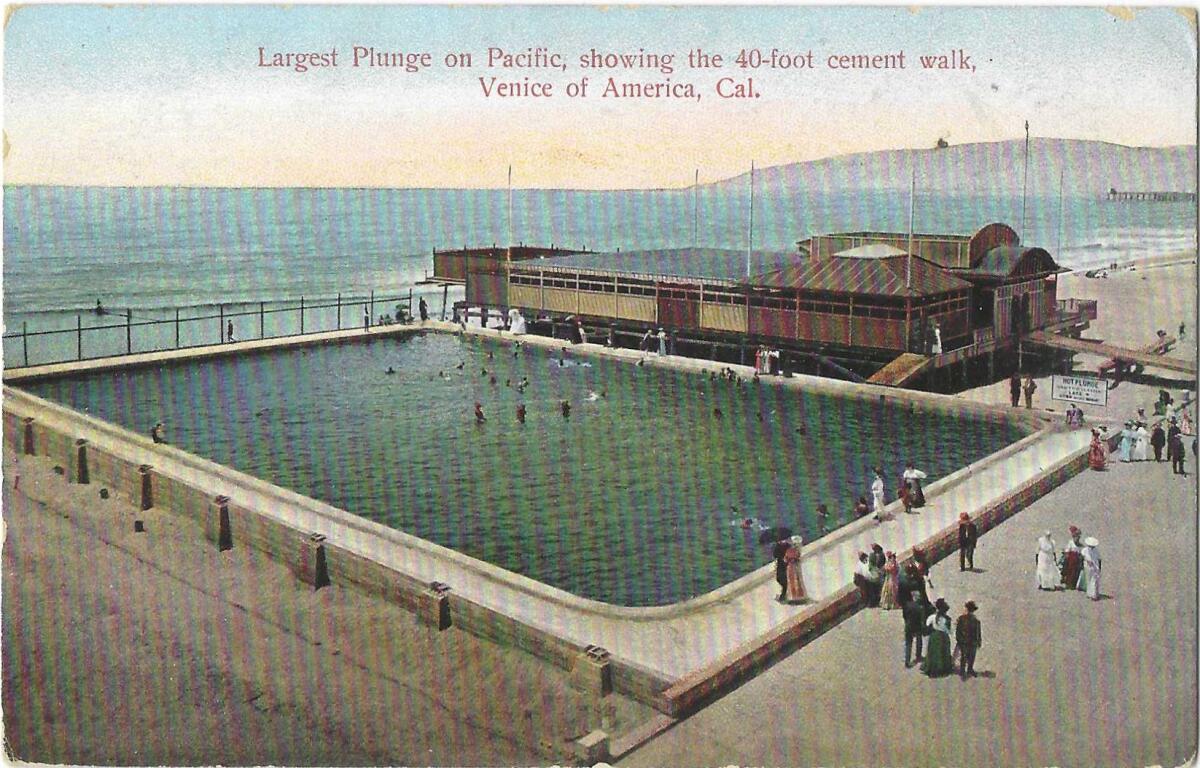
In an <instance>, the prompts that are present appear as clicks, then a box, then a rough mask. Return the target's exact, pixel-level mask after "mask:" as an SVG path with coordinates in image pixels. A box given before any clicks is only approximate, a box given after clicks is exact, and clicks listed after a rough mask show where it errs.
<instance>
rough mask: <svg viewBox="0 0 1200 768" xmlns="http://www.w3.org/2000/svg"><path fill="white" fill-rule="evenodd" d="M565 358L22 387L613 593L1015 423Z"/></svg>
mask: <svg viewBox="0 0 1200 768" xmlns="http://www.w3.org/2000/svg"><path fill="white" fill-rule="evenodd" d="M514 352H515V354H514ZM563 354H564V353H563V352H561V351H558V350H555V351H553V352H551V351H546V350H539V349H534V348H531V347H528V346H522V347H520V348H519V349H517V350H514V349H513V348H511V347H508V346H504V345H501V344H498V343H496V342H492V341H488V340H484V339H479V338H462V337H459V336H453V335H447V334H440V333H427V334H422V335H418V336H415V337H411V338H408V339H404V340H397V339H375V340H373V341H364V342H361V343H348V344H342V345H337V346H321V347H311V348H306V349H297V350H284V351H277V352H269V353H261V354H255V355H247V356H242V357H236V358H225V359H218V360H209V361H198V362H194V363H185V364H180V365H172V366H167V367H163V368H159V369H138V370H128V371H118V372H104V373H97V374H91V375H87V376H83V377H77V378H73V379H61V380H54V381H47V382H41V383H37V384H32V385H30V386H29V387H28V389H29V390H30V391H32V392H33V393H35V394H38V395H41V396H43V397H47V398H49V399H51V400H55V401H57V402H61V403H64V404H66V405H69V406H72V407H74V408H76V409H78V410H80V411H83V412H85V413H89V414H92V415H95V416H98V417H100V418H103V419H105V420H108V421H111V422H113V423H116V424H120V425H122V426H124V427H127V428H129V429H131V430H134V431H137V432H140V433H142V434H147V433H148V432H149V429H150V427H151V426H152V425H153V424H154V423H155V422H156V421H159V420H161V421H163V422H165V424H166V432H167V438H168V440H170V441H171V442H172V443H174V444H176V445H178V446H180V447H182V448H184V449H186V450H188V451H191V452H193V453H195V454H197V455H200V456H204V457H206V458H209V459H212V460H214V461H217V462H220V463H221V464H225V465H228V466H231V467H234V468H236V469H239V470H242V471H244V472H248V473H250V474H253V475H255V476H257V477H260V478H263V479H265V480H267V481H270V482H272V483H275V484H278V485H281V486H284V487H287V488H290V489H292V490H295V491H298V492H300V493H303V494H305V495H308V496H312V497H314V498H317V499H320V500H322V501H325V502H328V503H330V504H332V505H334V506H337V507H339V508H341V509H345V510H347V511H350V512H353V513H355V514H358V515H361V516H363V517H366V518H370V519H372V520H376V521H378V522H380V523H383V524H384V525H388V526H391V527H394V528H398V529H401V530H404V531H406V532H409V533H412V534H414V535H417V536H420V537H422V538H425V539H428V540H430V541H434V542H437V543H439V544H442V545H445V546H448V547H452V548H453V549H456V550H458V551H460V552H464V553H466V554H468V555H472V556H474V557H477V558H480V559H482V560H486V561H488V562H491V563H494V564H496V565H498V566H500V567H503V568H507V569H509V570H512V571H515V572H517V573H522V574H525V575H527V576H530V577H532V578H534V579H537V580H539V581H542V582H545V583H547V584H551V585H553V586H556V587H559V588H562V589H564V590H567V591H569V592H572V593H574V594H577V595H580V596H584V597H589V598H593V599H596V600H602V601H605V602H609V603H614V604H619V605H664V604H668V603H672V602H676V601H679V600H684V599H687V598H689V597H693V596H696V595H700V594H703V593H705V592H708V591H711V590H713V589H716V588H718V587H720V586H722V585H723V584H726V583H728V582H730V581H732V580H734V579H736V578H738V577H739V576H742V575H743V574H745V573H748V572H749V571H751V570H753V569H755V568H757V567H759V566H761V565H763V564H764V563H766V562H769V561H770V549H769V547H766V546H763V545H760V544H759V543H758V538H759V530H758V528H759V526H760V525H765V526H776V525H784V526H789V527H791V528H793V529H795V530H796V531H797V532H800V533H803V534H804V537H805V540H806V541H812V540H813V539H815V538H817V537H818V535H819V528H820V523H819V521H818V520H817V518H816V507H817V505H818V504H820V503H825V504H827V505H828V508H829V512H830V520H829V525H830V526H831V527H836V526H838V525H842V524H845V523H847V522H849V521H850V520H851V519H852V518H853V513H852V511H851V510H852V507H853V503H854V500H855V499H856V498H857V497H858V496H859V495H865V496H868V497H869V488H870V481H871V473H870V467H871V466H875V465H879V466H882V467H884V471H885V478H887V480H888V486H889V487H888V498H889V499H891V498H893V496H894V491H895V487H896V486H897V485H898V477H899V473H900V472H901V471H902V470H903V467H904V462H905V461H906V460H912V461H913V462H914V463H915V464H916V466H918V467H920V468H922V469H924V470H925V471H926V472H928V473H929V479H928V480H927V481H926V484H928V483H931V482H933V481H934V480H936V479H937V478H939V477H942V476H945V475H947V474H949V473H950V472H953V471H954V470H956V469H958V468H960V467H962V466H963V465H965V464H967V463H970V462H975V461H978V460H979V459H981V458H983V457H984V456H986V455H988V454H990V453H992V452H994V451H996V450H999V449H1000V448H1002V447H1003V446H1005V445H1007V444H1009V443H1012V442H1014V441H1016V440H1018V439H1020V437H1021V436H1022V433H1021V431H1020V430H1019V429H1018V428H1017V427H1016V426H1013V425H1010V424H1008V423H1006V422H1003V421H999V420H984V419H980V418H976V417H967V416H957V415H951V414H947V413H930V412H919V411H918V412H916V413H912V412H910V409H909V407H908V406H907V405H901V404H898V403H897V404H893V403H890V402H889V403H879V402H878V401H873V400H872V401H866V400H852V399H846V398H838V397H833V396H828V395H816V394H811V393H798V392H795V391H785V390H783V389H782V388H779V387H775V386H770V385H769V384H766V383H764V384H755V383H753V382H751V381H746V382H745V383H744V384H743V385H741V386H737V385H735V384H734V383H732V382H728V381H722V380H717V381H713V380H711V379H710V378H709V377H708V376H707V375H702V374H696V373H683V372H669V371H663V370H659V369H654V368H651V367H639V366H636V365H632V364H629V363H622V362H617V361H612V360H601V359H588V358H585V357H578V356H572V355H571V354H570V351H569V350H568V351H567V353H566V356H565V358H564V356H563ZM388 368H392V369H393V370H394V373H391V374H389V373H387V372H386V371H387V370H388ZM485 371H486V373H485ZM493 378H494V380H495V383H493ZM523 379H528V382H529V383H528V386H527V387H526V388H525V389H524V391H523V392H522V391H519V390H518V387H517V385H518V384H519V383H520V382H521V381H522V380H523ZM563 400H566V401H567V402H568V403H569V404H570V415H569V417H564V416H563V415H562V410H561V402H562V401H563ZM476 402H478V403H480V405H481V408H482V411H483V414H484V416H485V418H486V422H484V423H482V424H477V423H476V419H475V416H474V404H475V403H476ZM519 404H524V405H525V407H526V413H527V417H526V422H525V423H524V424H519V423H518V422H517V419H516V409H517V406H518V405H519ZM717 410H719V411H720V414H719V415H718V414H717V413H716V411H717ZM135 414H136V418H135ZM746 518H751V519H754V520H755V523H754V524H753V525H752V526H751V527H750V528H749V529H747V528H744V527H743V525H742V524H741V523H740V521H742V520H744V519H746Z"/></svg>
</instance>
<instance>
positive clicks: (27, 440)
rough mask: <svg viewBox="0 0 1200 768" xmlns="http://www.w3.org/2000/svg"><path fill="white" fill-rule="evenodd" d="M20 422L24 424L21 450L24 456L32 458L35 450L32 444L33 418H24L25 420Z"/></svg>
mask: <svg viewBox="0 0 1200 768" xmlns="http://www.w3.org/2000/svg"><path fill="white" fill-rule="evenodd" d="M21 421H22V422H23V423H24V424H25V431H24V439H23V442H24V445H23V446H22V448H23V449H24V451H25V455H26V456H32V455H33V454H34V448H35V446H34V444H33V417H32V416H26V417H25V418H23V419H21Z"/></svg>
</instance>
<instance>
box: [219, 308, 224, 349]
mask: <svg viewBox="0 0 1200 768" xmlns="http://www.w3.org/2000/svg"><path fill="white" fill-rule="evenodd" d="M217 315H218V317H217V343H218V344H224V343H225V305H224V304H218V305H217Z"/></svg>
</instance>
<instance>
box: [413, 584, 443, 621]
mask: <svg viewBox="0 0 1200 768" xmlns="http://www.w3.org/2000/svg"><path fill="white" fill-rule="evenodd" d="M418 600H419V602H418V603H417V621H418V622H419V623H421V624H426V625H428V626H431V627H436V628H437V630H438V631H439V632H441V631H443V630H446V629H449V628H450V587H449V586H447V585H446V584H443V583H442V582H440V581H433V582H430V583H429V588H428V589H426V590H425V591H423V592H422V593H421V595H420V597H419V598H418Z"/></svg>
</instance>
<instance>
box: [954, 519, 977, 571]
mask: <svg viewBox="0 0 1200 768" xmlns="http://www.w3.org/2000/svg"><path fill="white" fill-rule="evenodd" d="M977 541H979V529H978V528H976V527H975V523H973V522H971V516H970V515H968V514H967V513H966V512H963V513H962V514H960V515H959V516H958V570H960V571H965V570H967V567H968V566H970V568H971V570H972V571H973V570H975V543H976V542H977Z"/></svg>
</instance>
